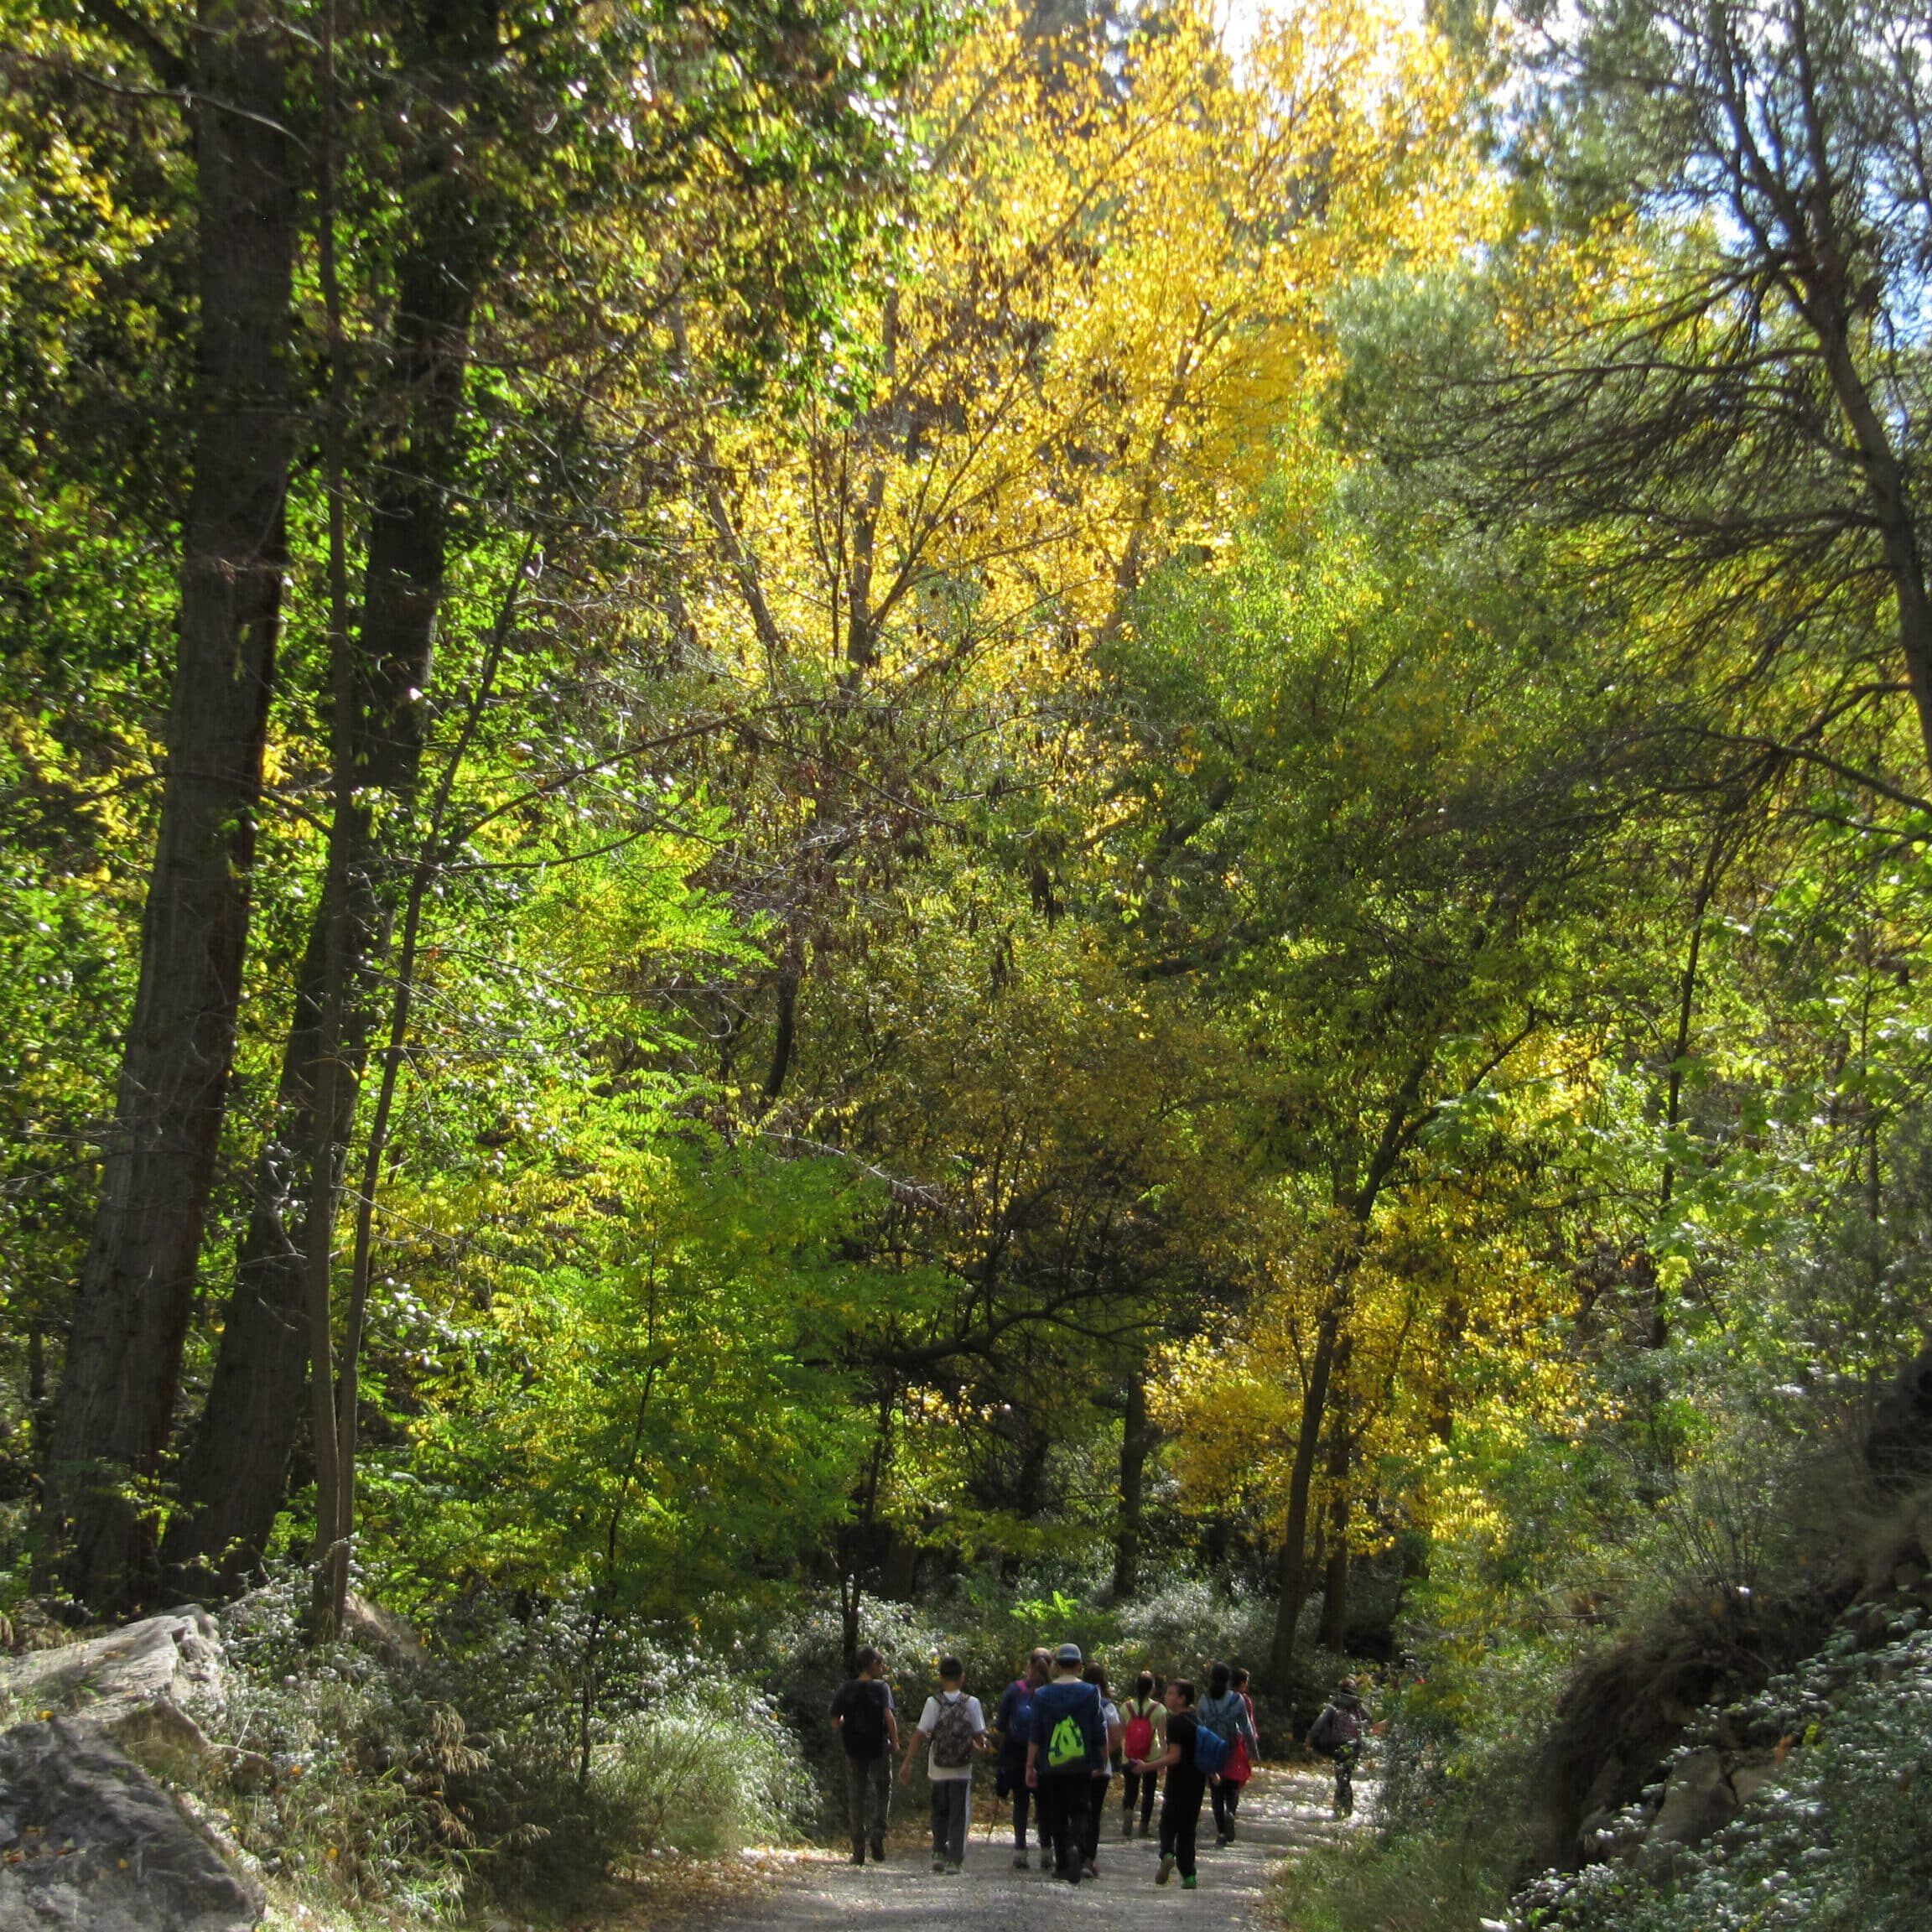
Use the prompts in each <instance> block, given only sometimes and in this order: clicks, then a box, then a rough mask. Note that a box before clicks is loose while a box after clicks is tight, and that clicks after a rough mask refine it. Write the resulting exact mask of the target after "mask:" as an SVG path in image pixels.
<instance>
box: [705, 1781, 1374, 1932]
mask: <svg viewBox="0 0 1932 1932" xmlns="http://www.w3.org/2000/svg"><path fill="white" fill-rule="evenodd" d="M1332 1789H1333V1786H1332V1781H1331V1780H1330V1779H1328V1778H1327V1776H1325V1775H1323V1774H1318V1773H1317V1772H1314V1771H1287V1770H1269V1769H1265V1768H1264V1769H1262V1770H1260V1771H1258V1772H1257V1773H1256V1774H1255V1777H1254V1782H1253V1783H1252V1784H1250V1785H1249V1789H1248V1791H1247V1794H1246V1795H1245V1796H1244V1798H1243V1799H1242V1801H1241V1832H1240V1836H1239V1838H1237V1839H1236V1841H1235V1842H1234V1843H1233V1845H1231V1846H1228V1847H1226V1848H1225V1849H1216V1848H1214V1846H1213V1836H1214V1827H1213V1819H1212V1818H1211V1816H1210V1815H1209V1814H1208V1810H1207V1806H1206V1805H1202V1809H1201V1823H1202V1832H1203V1835H1204V1836H1205V1837H1206V1839H1207V1841H1208V1842H1207V1845H1205V1846H1203V1847H1202V1851H1201V1853H1200V1867H1201V1883H1200V1886H1199V1888H1198V1889H1197V1890H1195V1891H1192V1892H1185V1891H1183V1890H1182V1888H1181V1885H1180V1883H1179V1881H1178V1880H1176V1881H1174V1882H1172V1883H1169V1884H1168V1885H1166V1887H1165V1888H1162V1889H1161V1890H1158V1891H1156V1889H1155V1886H1154V1871H1155V1867H1156V1864H1157V1863H1158V1859H1157V1857H1156V1848H1155V1841H1154V1840H1153V1839H1152V1838H1151V1837H1148V1838H1136V1839H1132V1840H1129V1841H1125V1842H1123V1841H1121V1839H1120V1837H1119V1829H1120V1825H1119V1820H1120V1812H1119V1806H1118V1805H1110V1806H1109V1809H1108V1813H1107V1820H1106V1826H1105V1829H1104V1831H1103V1832H1102V1835H1101V1840H1100V1857H1099V1861H1098V1862H1099V1867H1100V1877H1099V1880H1098V1883H1095V1882H1093V1881H1092V1880H1088V1881H1087V1882H1086V1883H1083V1884H1082V1885H1080V1886H1079V1887H1078V1888H1075V1887H1072V1886H1068V1885H1063V1884H1061V1883H1058V1882H1057V1881H1056V1880H1055V1879H1053V1878H1052V1877H1049V1876H1046V1875H1045V1874H1043V1873H1041V1872H1040V1871H1039V1870H1038V1869H1037V1868H1036V1869H1035V1870H1033V1871H1031V1872H1015V1871H1014V1870H1013V1869H1012V1857H1013V1837H1012V1826H1011V1823H1010V1815H1009V1813H1008V1812H1007V1810H1006V1808H1005V1806H1004V1805H1002V1806H1001V1807H1000V1813H999V1824H998V1830H997V1831H996V1833H995V1836H993V1837H992V1838H991V1839H990V1840H989V1838H988V1836H987V1829H986V1827H987V1822H988V1813H989V1810H990V1790H991V1780H990V1779H988V1780H987V1781H986V1783H985V1784H984V1786H982V1787H981V1788H980V1789H977V1790H975V1792H974V1822H973V1832H972V1836H971V1839H970V1841H969V1844H968V1846H967V1851H966V1868H965V1870H964V1872H962V1873H961V1874H960V1875H959V1876H958V1877H943V1876H935V1875H934V1874H933V1873H932V1871H931V1870H930V1869H929V1866H930V1862H931V1857H932V1854H931V1843H930V1841H929V1840H927V1839H926V1838H925V1837H924V1836H923V1834H920V1835H918V1836H915V1834H914V1832H913V1831H912V1830H911V1828H910V1826H906V1825H901V1826H898V1827H897V1828H896V1830H895V1831H894V1833H893V1841H894V1844H893V1850H892V1851H891V1856H890V1857H888V1858H887V1860H886V1862H885V1863H884V1864H883V1865H873V1864H870V1863H869V1864H867V1865H865V1866H864V1867H856V1866H854V1865H851V1864H849V1863H848V1862H846V1861H845V1860H844V1858H843V1857H839V1856H837V1855H836V1854H834V1853H830V1852H824V1853H813V1854H811V1855H809V1856H808V1857H804V1858H802V1859H800V1860H799V1861H798V1862H797V1866H796V1867H795V1868H794V1870H793V1872H792V1874H791V1875H790V1876H789V1877H787V1878H785V1879H784V1880H783V1881H782V1882H781V1883H779V1884H778V1885H777V1886H776V1888H774V1889H773V1890H772V1891H771V1893H767V1894H766V1896H765V1897H763V1898H760V1899H758V1900H756V1901H754V1902H750V1903H746V1904H745V1906H743V1907H741V1908H740V1909H738V1910H736V1911H735V1912H734V1913H733V1914H730V1916H729V1917H727V1918H726V1919H725V1920H724V1921H723V1932H770V1929H771V1928H775V1927H780V1926H783V1927H786V1928H792V1927H813V1926H819V1927H828V1926H834V1925H837V1926H852V1927H855V1928H858V1929H859V1932H961V1929H962V1928H963V1927H982V1928H984V1929H985V1932H1067V1929H1069V1928H1073V1927H1078V1926H1084V1925H1091V1926H1096V1927H1098V1926H1103V1925H1104V1926H1106V1927H1109V1929H1110V1932H1119V1929H1120V1928H1121V1927H1122V1926H1124V1925H1126V1924H1135V1925H1143V1926H1146V1925H1159V1924H1166V1922H1167V1920H1168V1919H1169V1918H1170V1917H1171V1918H1172V1919H1174V1921H1175V1922H1176V1924H1187V1925H1190V1926H1195V1927H1201V1928H1207V1927H1213V1928H1216V1929H1218V1932H1235V1929H1236V1928H1247V1927H1249V1926H1252V1925H1255V1924H1260V1923H1262V1919H1261V1915H1260V1913H1259V1906H1260V1904H1261V1902H1262V1899H1263V1897H1264V1895H1265V1893H1266V1890H1267V1888H1268V1882H1269V1878H1270V1874H1271V1872H1273V1870H1274V1868H1275V1866H1276V1865H1278V1864H1279V1863H1280V1861H1281V1860H1282V1859H1284V1858H1285V1857H1289V1856H1291V1854H1292V1853H1294V1852H1296V1851H1301V1850H1304V1849H1306V1847H1307V1846H1311V1845H1314V1844H1318V1843H1321V1842H1322V1841H1326V1840H1328V1839H1332V1837H1333V1836H1335V1834H1336V1833H1337V1831H1340V1830H1342V1829H1343V1827H1341V1826H1337V1825H1335V1824H1334V1823H1333V1822H1332V1820H1330V1818H1329V1816H1328V1799H1329V1795H1330V1794H1331V1792H1332ZM1358 1789H1360V1790H1362V1795H1363V1800H1364V1802H1363V1810H1367V1808H1368V1800H1369V1793H1368V1790H1366V1789H1363V1787H1362V1786H1361V1784H1359V1783H1358ZM899 1802H900V1804H901V1805H905V1806H906V1808H907V1809H908V1810H911V1808H912V1801H911V1800H910V1799H908V1798H905V1797H901V1800H899ZM1156 1820H1158V1814H1156ZM1037 1857H1038V1854H1037V1852H1036V1854H1035V1859H1036V1867H1037ZM1150 1914H1151V1915H1152V1916H1150Z"/></svg>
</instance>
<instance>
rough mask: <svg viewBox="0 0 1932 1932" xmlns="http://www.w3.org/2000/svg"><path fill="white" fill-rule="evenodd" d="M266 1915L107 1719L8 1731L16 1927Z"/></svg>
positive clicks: (0, 1745)
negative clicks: (112, 1732) (109, 1730)
mask: <svg viewBox="0 0 1932 1932" xmlns="http://www.w3.org/2000/svg"><path fill="white" fill-rule="evenodd" d="M76 1648H78V1646H76ZM261 1914H262V1897H261V1893H260V1892H259V1891H258V1890H257V1888H256V1887H255V1886H254V1885H253V1884H252V1883H251V1882H250V1881H248V1880H247V1879H244V1878H242V1877H240V1876H238V1875H237V1874H236V1872H233V1871H232V1870H231V1869H230V1867H229V1866H228V1865H227V1863H226V1862H225V1861H224V1860H223V1859H222V1857H221V1854H220V1853H219V1852H218V1851H216V1849H215V1847H214V1846H212V1845H210V1843H209V1842H208V1841H207V1839H206V1838H205V1837H204V1836H202V1834H201V1833H200V1831H198V1830H197V1829H196V1827H195V1825H194V1823H193V1822H192V1821H191V1820H190V1819H189V1818H188V1817H187V1816H186V1815H184V1813H183V1812H182V1810H181V1809H180V1807H179V1805H176V1804H175V1803H174V1801H173V1800H171V1799H170V1798H169V1796H168V1794H166V1793H165V1792H164V1791H163V1790H162V1789H160V1787H159V1786H158V1785H157V1784H155V1783H154V1782H153V1779H150V1778H149V1777H148V1775H147V1774H146V1773H145V1772H143V1770H142V1769H141V1768H140V1767H139V1766H138V1765H137V1764H136V1763H133V1761H132V1759H131V1758H129V1757H128V1756H127V1753H125V1752H124V1751H122V1749H121V1748H120V1747H119V1746H118V1745H117V1744H116V1743H115V1742H113V1741H112V1738H110V1737H107V1736H106V1735H105V1734H104V1733H103V1732H101V1731H100V1730H99V1729H98V1728H97V1727H95V1726H94V1725H92V1724H90V1723H84V1722H77V1721H76V1720H75V1719H73V1718H70V1717H57V1718H55V1719H54V1720H53V1721H52V1722H48V1723H39V1722H35V1723H28V1724H20V1725H16V1726H15V1727H14V1728H13V1730H11V1731H9V1732H7V1733H6V1734H5V1735H4V1736H3V1737H0V1927H4V1928H5V1929H6V1932H247V1929H248V1928H249V1927H251V1926H252V1925H254V1924H256V1922H257V1920H258V1919H260V1917H261Z"/></svg>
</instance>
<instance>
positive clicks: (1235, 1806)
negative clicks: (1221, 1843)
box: [1208, 1778, 1241, 1838]
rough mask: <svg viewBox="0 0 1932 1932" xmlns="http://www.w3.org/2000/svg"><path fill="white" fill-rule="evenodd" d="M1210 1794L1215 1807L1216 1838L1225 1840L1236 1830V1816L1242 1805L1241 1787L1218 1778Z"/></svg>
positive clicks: (1209, 1790) (1210, 1788)
mask: <svg viewBox="0 0 1932 1932" xmlns="http://www.w3.org/2000/svg"><path fill="white" fill-rule="evenodd" d="M1208 1792H1209V1795H1210V1798H1211V1800H1212V1802H1213V1806H1214V1836H1216V1837H1217V1838H1225V1837H1226V1836H1228V1833H1229V1832H1230V1831H1233V1828H1234V1814H1235V1812H1236V1811H1237V1810H1239V1809H1240V1805H1241V1787H1240V1786H1239V1784H1229V1783H1228V1780H1227V1779H1225V1778H1217V1779H1215V1780H1214V1782H1213V1784H1211V1785H1210V1786H1209V1787H1208Z"/></svg>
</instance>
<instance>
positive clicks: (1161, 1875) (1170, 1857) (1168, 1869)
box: [1154, 1851, 1174, 1885]
mask: <svg viewBox="0 0 1932 1932" xmlns="http://www.w3.org/2000/svg"><path fill="white" fill-rule="evenodd" d="M1173 1876H1174V1854H1173V1853H1172V1852H1171V1851H1163V1852H1162V1853H1161V1869H1160V1870H1159V1871H1158V1872H1156V1873H1155V1874H1154V1883H1156V1885H1165V1884H1166V1883H1167V1881H1168V1880H1169V1879H1170V1878H1171V1877H1173Z"/></svg>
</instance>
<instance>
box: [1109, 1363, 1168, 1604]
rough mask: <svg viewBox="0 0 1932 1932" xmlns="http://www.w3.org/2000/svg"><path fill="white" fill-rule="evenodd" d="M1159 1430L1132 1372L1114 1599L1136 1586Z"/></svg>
mask: <svg viewBox="0 0 1932 1932" xmlns="http://www.w3.org/2000/svg"><path fill="white" fill-rule="evenodd" d="M1160 1440H1161V1431H1159V1430H1158V1429H1155V1428H1152V1427H1150V1426H1149V1424H1148V1420H1147V1384H1146V1380H1145V1377H1143V1376H1140V1375H1138V1374H1137V1375H1135V1376H1134V1377H1133V1379H1131V1380H1130V1382H1129V1383H1128V1384H1127V1413H1126V1417H1125V1420H1124V1422H1123V1424H1122V1426H1121V1431H1120V1516H1119V1528H1118V1529H1116V1531H1115V1532H1114V1602H1116V1603H1118V1602H1122V1601H1123V1600H1124V1598H1126V1597H1131V1596H1132V1595H1133V1594H1134V1592H1135V1591H1136V1590H1138V1589H1139V1588H1140V1513H1141V1504H1142V1501H1143V1498H1144V1497H1145V1492H1146V1477H1147V1458H1148V1457H1149V1456H1150V1454H1151V1453H1152V1452H1153V1449H1154V1446H1155V1444H1156V1443H1157V1442H1158V1441H1160Z"/></svg>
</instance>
